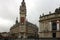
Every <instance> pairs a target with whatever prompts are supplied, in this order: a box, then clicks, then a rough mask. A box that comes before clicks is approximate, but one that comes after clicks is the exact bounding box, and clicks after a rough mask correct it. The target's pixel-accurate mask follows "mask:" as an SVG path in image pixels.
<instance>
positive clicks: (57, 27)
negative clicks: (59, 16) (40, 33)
mask: <svg viewBox="0 0 60 40" xmlns="http://www.w3.org/2000/svg"><path fill="white" fill-rule="evenodd" d="M57 31H59V20H57Z"/></svg>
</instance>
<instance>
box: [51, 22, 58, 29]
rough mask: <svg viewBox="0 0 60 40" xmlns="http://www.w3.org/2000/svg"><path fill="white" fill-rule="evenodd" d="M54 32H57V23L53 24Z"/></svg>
mask: <svg viewBox="0 0 60 40" xmlns="http://www.w3.org/2000/svg"><path fill="white" fill-rule="evenodd" d="M52 30H57V23H56V22H52Z"/></svg>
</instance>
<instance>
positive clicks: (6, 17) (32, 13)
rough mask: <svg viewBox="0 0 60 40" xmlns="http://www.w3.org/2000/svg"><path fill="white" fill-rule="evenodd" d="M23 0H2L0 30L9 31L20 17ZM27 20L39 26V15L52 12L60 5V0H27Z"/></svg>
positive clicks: (0, 3)
mask: <svg viewBox="0 0 60 40" xmlns="http://www.w3.org/2000/svg"><path fill="white" fill-rule="evenodd" d="M21 2H22V0H0V32H8V31H9V29H10V27H11V26H12V25H14V24H15V20H16V17H18V18H19V7H20V5H21ZM25 2H26V7H27V18H26V19H27V20H28V21H29V22H31V23H33V24H36V25H37V26H39V24H38V23H39V16H40V15H42V13H44V14H49V11H51V12H52V13H53V12H54V10H55V9H56V8H58V7H59V6H60V0H25Z"/></svg>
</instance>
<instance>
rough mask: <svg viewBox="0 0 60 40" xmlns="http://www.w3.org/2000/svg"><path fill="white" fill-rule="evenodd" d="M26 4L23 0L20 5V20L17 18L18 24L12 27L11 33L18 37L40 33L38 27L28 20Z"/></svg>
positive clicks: (27, 36)
mask: <svg viewBox="0 0 60 40" xmlns="http://www.w3.org/2000/svg"><path fill="white" fill-rule="evenodd" d="M26 12H27V11H26V4H25V1H24V0H23V1H22V3H21V6H20V13H19V14H20V22H18V19H16V24H15V25H13V26H12V27H11V28H10V35H11V36H15V37H17V38H29V37H35V36H37V34H38V27H37V26H36V25H35V24H32V23H30V22H28V21H27V20H26Z"/></svg>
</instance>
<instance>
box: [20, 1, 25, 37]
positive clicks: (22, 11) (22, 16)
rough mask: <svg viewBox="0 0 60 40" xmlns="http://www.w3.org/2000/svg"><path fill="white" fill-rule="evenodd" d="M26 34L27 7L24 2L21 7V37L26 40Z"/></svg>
mask: <svg viewBox="0 0 60 40" xmlns="http://www.w3.org/2000/svg"><path fill="white" fill-rule="evenodd" d="M25 33H26V5H25V1H24V0H23V1H22V3H21V6H20V36H21V38H25V37H26V36H25Z"/></svg>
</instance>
